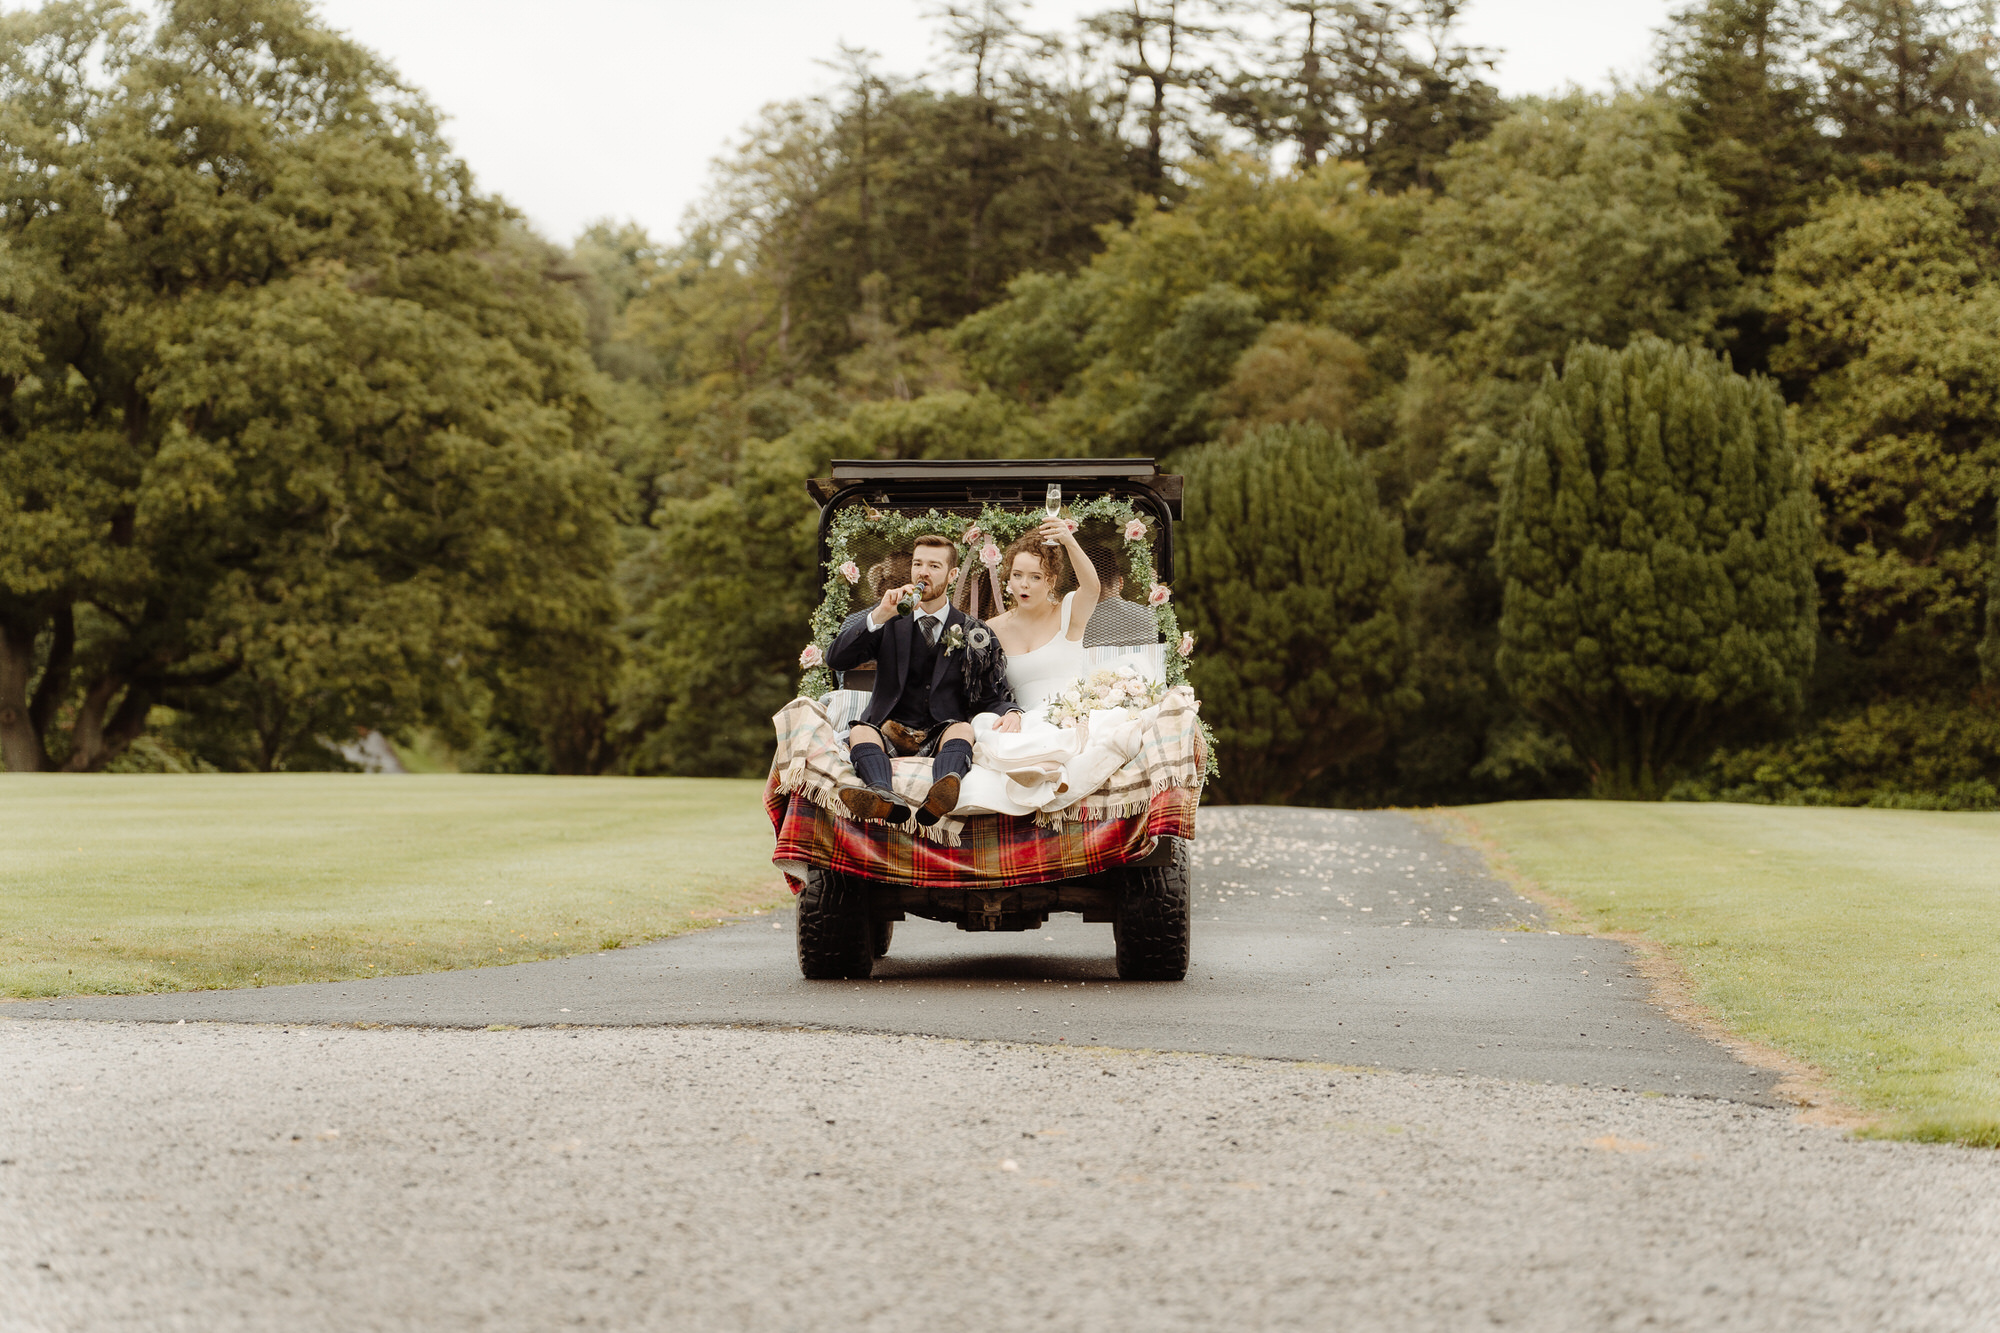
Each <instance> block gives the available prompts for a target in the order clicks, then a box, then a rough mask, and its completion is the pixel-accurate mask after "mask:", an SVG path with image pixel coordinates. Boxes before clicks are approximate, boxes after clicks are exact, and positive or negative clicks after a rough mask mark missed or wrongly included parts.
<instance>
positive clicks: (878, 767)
mask: <svg viewBox="0 0 2000 1333" xmlns="http://www.w3.org/2000/svg"><path fill="white" fill-rule="evenodd" d="M847 757H848V758H849V759H850V760H852V761H853V763H854V772H855V775H856V776H857V777H859V778H860V779H861V781H862V783H863V784H864V785H866V786H870V787H880V788H882V790H884V791H888V790H890V789H892V788H894V787H895V785H896V770H895V769H893V768H891V767H890V766H889V753H888V751H886V750H884V749H883V748H882V747H881V746H879V745H877V744H876V743H875V742H874V741H863V742H861V743H860V744H859V745H856V746H854V747H852V748H851V749H849V750H848V752H847Z"/></svg>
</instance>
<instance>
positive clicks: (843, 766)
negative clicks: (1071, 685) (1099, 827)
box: [771, 686, 1205, 847]
mask: <svg viewBox="0 0 2000 1333" xmlns="http://www.w3.org/2000/svg"><path fill="white" fill-rule="evenodd" d="M842 702H843V701H839V700H836V699H835V698H834V697H833V696H829V697H828V698H827V699H826V700H820V699H794V700H792V701H791V702H790V703H788V704H786V705H785V706H784V707H783V708H781V709H780V710H778V713H777V716H775V717H773V718H772V719H771V721H772V725H773V726H774V727H775V728H776V730H777V733H778V748H777V754H776V756H775V757H774V758H773V759H772V761H771V767H772V771H773V772H774V773H776V774H777V776H778V790H779V792H780V793H784V794H789V793H791V792H799V793H801V794H803V795H804V796H806V797H807V799H809V800H811V801H812V802H813V803H814V804H816V805H819V806H821V807H822V808H824V809H826V810H829V811H832V812H833V813H834V814H837V815H840V816H842V817H845V816H846V813H847V809H846V807H845V806H843V805H842V804H841V803H840V800H839V796H838V793H839V791H840V789H841V788H842V787H849V786H854V785H856V784H857V782H858V779H856V777H855V776H854V766H853V765H852V764H850V763H849V762H848V759H847V746H846V745H845V744H844V743H843V741H842V739H841V736H840V731H841V729H842V728H840V727H839V726H837V725H836V721H835V718H834V717H833V716H832V715H831V714H830V713H829V711H828V706H829V704H833V705H834V706H835V708H836V709H837V710H839V711H843V712H844V711H845V710H844V709H841V708H840V705H841V703H842ZM1199 709H1200V705H1199V704H1198V703H1197V702H1196V701H1195V697H1194V691H1192V690H1190V689H1188V688H1187V687H1186V686H1179V687H1177V688H1174V689H1171V690H1168V691H1167V694H1166V697H1165V698H1164V699H1162V700H1161V701H1160V702H1159V703H1157V704H1155V705H1154V706H1153V707H1151V708H1147V709H1144V710H1142V711H1140V712H1137V713H1131V712H1127V711H1126V710H1124V709H1109V710H1106V711H1103V712H1098V713H1093V714H1091V717H1090V721H1089V723H1088V724H1087V726H1088V732H1087V733H1085V734H1082V735H1079V736H1078V737H1077V738H1075V740H1073V741H1071V742H1070V743H1069V744H1068V745H1067V746H1066V747H1064V746H1052V747H1050V748H1049V749H1048V750H1047V751H1046V752H1045V753H1043V754H1039V755H1035V756H1031V757H1029V759H1025V760H1024V758H1023V757H1022V756H1021V755H1020V754H1019V753H1018V751H1019V749H1020V747H1019V746H1018V745H1016V746H1005V745H995V744H991V743H990V742H989V739H988V737H989V735H990V728H981V729H980V741H979V743H978V744H977V745H976V746H975V748H974V752H973V765H974V766H973V771H972V772H971V773H970V774H968V775H967V777H966V781H965V786H964V790H963V791H962V792H961V793H960V798H959V806H958V809H957V810H955V811H953V812H952V814H951V815H950V816H947V817H946V818H944V819H942V820H940V821H939V822H938V823H937V824H936V825H934V826H932V827H931V828H928V829H920V828H919V827H918V826H917V823H916V820H915V819H914V818H912V819H911V820H910V821H909V822H908V823H907V824H905V825H903V828H904V829H905V830H906V831H907V832H909V833H911V834H913V835H921V836H923V837H926V838H929V839H931V840H932V841H934V842H942V843H944V844H946V845H947V846H953V847H955V846H958V845H959V830H960V828H961V827H962V826H963V820H964V818H965V817H966V816H968V815H972V814H987V813H1004V814H1024V813H1032V814H1033V815H1034V817H1035V822H1036V823H1038V824H1043V825H1047V826H1057V827H1059V826H1060V825H1061V824H1062V823H1063V821H1064V820H1068V819H1086V820H1092V819H1117V818H1122V817H1125V816H1129V815H1141V814H1144V813H1146V810H1147V807H1148V805H1149V804H1150V802H1151V800H1152V798H1153V796H1154V794H1155V793H1158V792H1162V791H1166V790H1168V789H1170V788H1174V787H1187V788H1192V789H1194V790H1197V791H1199V790H1200V788H1201V785H1202V770H1203V766H1204V760H1205V756H1204V755H1203V753H1202V740H1201V726H1200V723H1199V721H1198V720H1197V714H1198V712H1199ZM841 720H842V721H845V720H846V719H845V718H842V719H841ZM1043 725H1044V726H1045V724H1043ZM993 739H994V740H1004V739H1006V738H1005V736H1004V734H1002V736H999V737H994V738H993ZM996 750H1013V751H1015V753H1012V754H1006V755H1002V754H999V753H995V751H996ZM892 766H893V768H894V770H895V780H896V790H897V792H898V793H899V794H901V795H902V796H903V797H905V798H906V799H908V800H909V802H910V803H911V804H912V805H913V806H914V805H917V804H919V803H921V802H922V800H923V798H924V795H925V793H926V792H928V791H929V790H930V781H931V761H930V760H928V759H898V760H896V761H895V762H894V764H893V765H892Z"/></svg>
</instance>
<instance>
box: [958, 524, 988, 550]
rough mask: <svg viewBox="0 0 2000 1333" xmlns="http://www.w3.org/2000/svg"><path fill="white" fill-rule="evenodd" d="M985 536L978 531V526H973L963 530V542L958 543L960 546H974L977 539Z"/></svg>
mask: <svg viewBox="0 0 2000 1333" xmlns="http://www.w3.org/2000/svg"><path fill="white" fill-rule="evenodd" d="M985 535H986V534H985V533H983V532H981V531H980V530H979V526H978V525H977V524H974V525H973V526H972V527H969V528H967V529H966V530H965V537H964V538H963V540H961V541H960V543H959V544H960V545H961V546H973V545H976V544H977V543H978V541H979V539H980V538H981V537H983V536H985Z"/></svg>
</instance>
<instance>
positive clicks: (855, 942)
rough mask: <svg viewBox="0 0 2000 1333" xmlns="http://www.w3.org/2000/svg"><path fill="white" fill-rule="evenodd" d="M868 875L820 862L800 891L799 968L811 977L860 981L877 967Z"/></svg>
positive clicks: (807, 873)
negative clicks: (838, 870)
mask: <svg viewBox="0 0 2000 1333" xmlns="http://www.w3.org/2000/svg"><path fill="white" fill-rule="evenodd" d="M873 927H874V923H873V922H871V921H870V920H869V919H868V885H867V881H865V880H860V879H856V878H854V877H853V876H852V875H838V874H835V873H834V872H832V871H830V870H821V869H819V868H818V867H817V866H814V867H809V868H808V869H807V870H806V887H805V890H804V892H802V893H800V894H799V929H798V935H799V974H800V975H801V976H803V977H805V979H806V980H808V981H858V980H860V979H862V978H863V977H866V976H867V975H868V974H869V973H870V972H871V971H873V970H874V968H875V951H874V944H875V932H874V929H873Z"/></svg>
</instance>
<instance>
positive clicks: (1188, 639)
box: [1181, 631, 1194, 657]
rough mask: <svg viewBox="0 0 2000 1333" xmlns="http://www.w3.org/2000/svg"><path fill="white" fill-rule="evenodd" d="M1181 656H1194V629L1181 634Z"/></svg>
mask: <svg viewBox="0 0 2000 1333" xmlns="http://www.w3.org/2000/svg"><path fill="white" fill-rule="evenodd" d="M1181 656H1182V657H1193V656H1194V634H1193V632H1192V631H1190V632H1188V633H1186V634H1183V635H1181Z"/></svg>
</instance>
